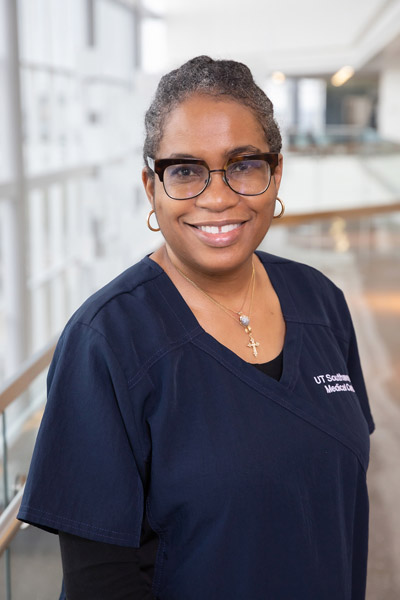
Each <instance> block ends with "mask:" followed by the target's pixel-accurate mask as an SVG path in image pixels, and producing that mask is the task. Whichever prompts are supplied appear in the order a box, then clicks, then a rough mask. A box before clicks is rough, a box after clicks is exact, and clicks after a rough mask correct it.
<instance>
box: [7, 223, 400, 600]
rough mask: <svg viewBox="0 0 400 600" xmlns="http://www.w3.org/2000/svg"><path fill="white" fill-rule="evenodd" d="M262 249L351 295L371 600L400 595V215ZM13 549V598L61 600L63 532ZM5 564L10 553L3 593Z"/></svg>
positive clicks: (333, 226) (24, 538) (30, 536)
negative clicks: (365, 428)
mask: <svg viewBox="0 0 400 600" xmlns="http://www.w3.org/2000/svg"><path fill="white" fill-rule="evenodd" d="M263 249H265V250H267V251H270V252H273V253H277V254H281V255H282V254H283V255H285V256H288V257H292V258H293V257H295V258H296V260H300V261H302V262H306V263H308V264H312V265H313V266H315V267H317V268H319V269H321V270H322V271H323V272H324V273H325V274H326V275H328V276H329V277H331V278H332V279H333V280H334V281H335V283H337V285H339V287H341V288H342V289H343V291H344V292H345V295H346V297H347V300H348V303H349V305H350V309H351V312H352V315H353V320H354V324H355V328H356V331H357V336H358V342H359V348H360V354H361V358H362V363H363V368H364V374H365V378H366V383H367V388H368V391H369V395H370V401H371V407H372V411H373V415H374V419H375V422H376V431H375V433H374V434H373V436H372V440H371V462H370V468H369V472H368V481H369V492H370V507H371V513H370V514H371V518H370V552H369V569H368V589H367V600H398V599H399V598H400V511H399V510H398V507H399V506H400V460H399V458H400V393H399V390H400V346H399V343H398V340H399V331H400V268H399V264H400V219H399V217H398V215H397V216H396V215H391V216H386V217H381V218H374V219H364V220H363V221H362V222H356V221H349V222H344V221H343V220H340V219H338V220H336V221H333V222H321V223H319V224H314V225H307V226H301V227H297V228H292V229H290V230H287V229H285V228H280V227H279V228H275V229H272V230H271V232H270V233H269V234H268V236H267V238H266V240H265V242H264V244H263ZM36 420H38V419H36ZM36 425H37V423H35V419H33V421H32V427H31V428H29V427H28V428H27V430H26V431H25V434H24V435H25V437H24V438H22V440H20V441H19V443H18V444H17V445H15V447H14V448H13V449H12V451H11V452H10V459H11V464H12V465H14V467H13V468H14V473H13V475H15V474H16V473H17V471H18V467H17V464H19V460H20V459H19V458H18V457H21V456H23V457H24V458H23V462H25V461H26V453H27V448H28V447H30V445H31V443H32V440H31V438H32V435H33V433H32V432H33V431H34V430H35V427H36ZM11 553H12V556H11V565H12V587H13V596H12V598H13V600H28V598H29V600H56V599H57V598H58V592H59V588H60V582H61V569H60V564H59V551H58V541H57V538H56V536H52V535H50V534H46V533H43V532H40V531H37V530H35V529H34V528H31V527H30V528H28V529H26V530H23V531H21V532H20V533H19V534H18V535H17V537H16V538H15V540H14V541H13V544H12V550H11ZM4 563H5V558H4V556H3V557H2V558H1V559H0V597H1V598H3V596H2V593H3V592H2V590H4V589H5V588H4V566H5V565H4ZM244 600H245V599H244ZM246 600H247V599H246ZM248 600H251V599H248ZM288 600H289V599H288ZM310 600H317V599H310ZM318 600H320V599H318Z"/></svg>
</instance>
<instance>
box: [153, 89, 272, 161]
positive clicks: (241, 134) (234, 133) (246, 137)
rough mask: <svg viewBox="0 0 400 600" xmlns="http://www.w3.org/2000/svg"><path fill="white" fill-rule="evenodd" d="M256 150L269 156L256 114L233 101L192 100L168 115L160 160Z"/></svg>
mask: <svg viewBox="0 0 400 600" xmlns="http://www.w3.org/2000/svg"><path fill="white" fill-rule="evenodd" d="M247 146H254V148H257V149H258V150H259V151H262V152H267V151H268V145H267V142H266V140H265V134H264V131H263V129H262V127H261V125H260V123H259V122H258V120H257V118H256V116H255V114H254V113H253V111H252V110H251V109H250V108H248V107H247V106H245V105H243V104H241V103H239V102H236V101H235V100H230V99H226V98H224V99H221V98H220V97H218V98H216V97H214V96H207V95H195V96H191V97H190V98H188V99H187V100H185V101H184V102H182V103H181V104H179V105H178V106H177V107H176V108H174V109H173V110H172V111H171V112H170V113H169V115H168V117H167V119H166V122H165V125H164V132H163V136H162V139H161V143H160V147H159V152H158V154H159V157H163V158H167V157H168V156H170V155H171V154H181V155H185V154H187V155H188V156H195V157H199V158H205V159H206V160H207V157H208V156H211V155H217V154H218V155H226V154H228V153H229V152H231V151H232V150H233V149H235V148H245V147H247Z"/></svg>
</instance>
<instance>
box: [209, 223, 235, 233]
mask: <svg viewBox="0 0 400 600" xmlns="http://www.w3.org/2000/svg"><path fill="white" fill-rule="evenodd" d="M238 227H239V223H232V225H222V227H216V226H215V225H200V226H199V229H201V231H205V232H206V233H228V231H233V230H234V229H237V228H238Z"/></svg>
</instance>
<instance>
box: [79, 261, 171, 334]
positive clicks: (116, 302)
mask: <svg viewBox="0 0 400 600" xmlns="http://www.w3.org/2000/svg"><path fill="white" fill-rule="evenodd" d="M162 273H163V271H162V269H160V267H159V266H158V265H157V264H156V263H154V262H153V261H152V260H150V259H148V258H147V257H145V258H144V259H142V260H141V261H140V262H138V263H136V264H135V265H133V266H132V267H129V268H128V269H126V271H124V272H123V273H121V274H120V275H118V276H117V277H115V279H113V280H112V281H110V282H109V283H108V284H106V285H105V286H104V287H102V288H101V289H99V290H98V291H97V292H95V293H94V294H92V295H91V296H90V297H89V298H88V299H87V300H86V301H85V302H84V303H83V304H82V305H81V306H80V308H78V310H77V311H76V312H75V313H74V314H73V316H72V317H71V319H70V322H69V324H71V325H73V324H74V323H78V322H79V323H81V324H86V325H92V326H94V327H95V326H96V325H98V324H99V321H101V316H102V314H103V313H105V312H107V313H109V312H111V313H113V312H114V313H116V314H118V312H119V311H120V310H123V306H124V304H126V302H128V303H129V305H131V304H132V303H135V299H137V298H138V297H139V298H140V297H142V296H143V294H146V289H147V290H149V289H150V288H151V287H152V284H153V282H154V281H155V280H156V279H157V278H159V277H160V276H161V275H162ZM142 304H143V303H142Z"/></svg>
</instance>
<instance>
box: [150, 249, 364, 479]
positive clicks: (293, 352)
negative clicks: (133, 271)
mask: <svg viewBox="0 0 400 600" xmlns="http://www.w3.org/2000/svg"><path fill="white" fill-rule="evenodd" d="M256 254H257V256H258V257H259V258H260V260H261V262H262V264H263V266H264V268H265V269H266V271H267V274H268V276H269V278H270V281H271V283H272V286H273V288H274V290H275V292H276V294H277V296H278V298H279V301H280V303H281V308H282V313H283V317H284V320H285V323H286V335H285V340H284V346H283V372H282V376H281V378H280V380H279V381H277V380H276V379H273V378H272V377H268V375H266V374H265V373H262V372H261V371H260V370H259V369H255V368H254V366H253V365H252V364H251V363H248V362H246V361H245V360H243V359H242V358H240V356H238V355H237V354H235V353H234V352H233V351H232V350H230V349H229V348H227V347H226V346H224V345H223V344H221V343H220V342H218V341H217V340H216V339H215V338H214V337H212V336H211V335H210V334H209V333H207V332H206V331H205V330H204V329H203V328H202V327H201V325H200V324H199V322H198V321H197V319H196V317H195V316H194V314H193V312H192V311H191V309H190V308H189V306H188V304H187V303H186V302H185V300H184V299H183V297H182V296H181V294H180V292H179V291H178V289H177V288H176V287H175V285H174V284H173V283H172V281H171V279H170V278H169V277H168V275H167V274H166V272H165V271H164V270H163V269H162V268H161V267H160V266H159V265H158V264H157V263H155V262H154V261H153V260H151V259H150V258H149V257H146V258H145V259H144V260H145V261H146V260H147V261H148V263H150V264H151V267H152V268H153V269H155V270H156V271H157V272H158V274H159V276H160V277H161V282H162V283H161V282H160V283H159V284H158V291H159V293H161V294H162V295H163V297H164V299H165V301H166V302H167V303H168V305H169V307H170V309H171V310H172V311H173V312H174V314H175V317H176V319H177V323H180V325H181V326H182V327H183V330H184V331H185V337H186V340H188V339H190V341H191V343H192V344H194V345H195V346H197V347H198V348H200V349H201V350H202V351H204V352H206V353H208V354H209V355H210V356H212V357H213V358H214V359H215V360H216V361H217V362H219V364H221V365H222V366H224V367H225V368H226V369H227V370H229V371H230V372H231V373H232V374H233V375H234V376H236V377H238V378H239V379H241V380H242V381H243V382H244V383H246V384H247V385H249V386H250V387H252V388H253V389H254V390H256V391H258V392H259V393H260V394H261V395H263V396H264V397H268V398H269V399H270V400H272V401H273V402H275V403H276V404H279V405H280V406H281V407H283V408H284V409H286V410H288V411H290V412H291V413H292V414H294V415H296V416H297V417H299V418H301V419H302V420H304V421H306V422H308V423H309V424H310V425H312V426H314V427H317V428H318V429H320V430H321V431H324V432H325V433H327V434H328V435H329V436H331V437H334V438H335V439H336V440H337V441H339V442H340V443H341V444H342V445H344V446H346V447H347V448H349V449H350V450H352V451H353V453H354V454H355V455H356V456H357V457H358V459H359V460H360V463H361V465H362V466H363V469H364V470H366V468H367V465H368V447H369V446H368V444H365V443H363V440H362V439H361V438H360V434H359V433H358V432H356V431H347V432H346V434H344V433H343V427H342V424H341V420H340V418H338V417H337V416H336V417H333V416H332V415H331V416H330V418H329V419H328V420H326V419H323V418H321V417H320V416H317V415H316V414H314V411H313V409H312V408H310V407H308V406H307V405H304V406H303V405H302V401H301V399H300V398H299V397H298V391H296V389H295V388H296V383H297V381H298V378H299V376H300V368H299V363H300V358H301V353H302V348H303V336H304V324H305V321H304V319H303V318H300V315H299V314H298V311H297V308H296V304H295V300H294V298H293V296H292V294H291V292H290V288H289V285H288V281H287V280H286V278H285V274H284V271H285V269H282V268H281V265H282V264H283V263H286V262H287V261H286V260H285V259H279V257H275V256H272V255H268V254H265V253H258V252H257V253H256ZM366 427H367V426H366Z"/></svg>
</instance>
